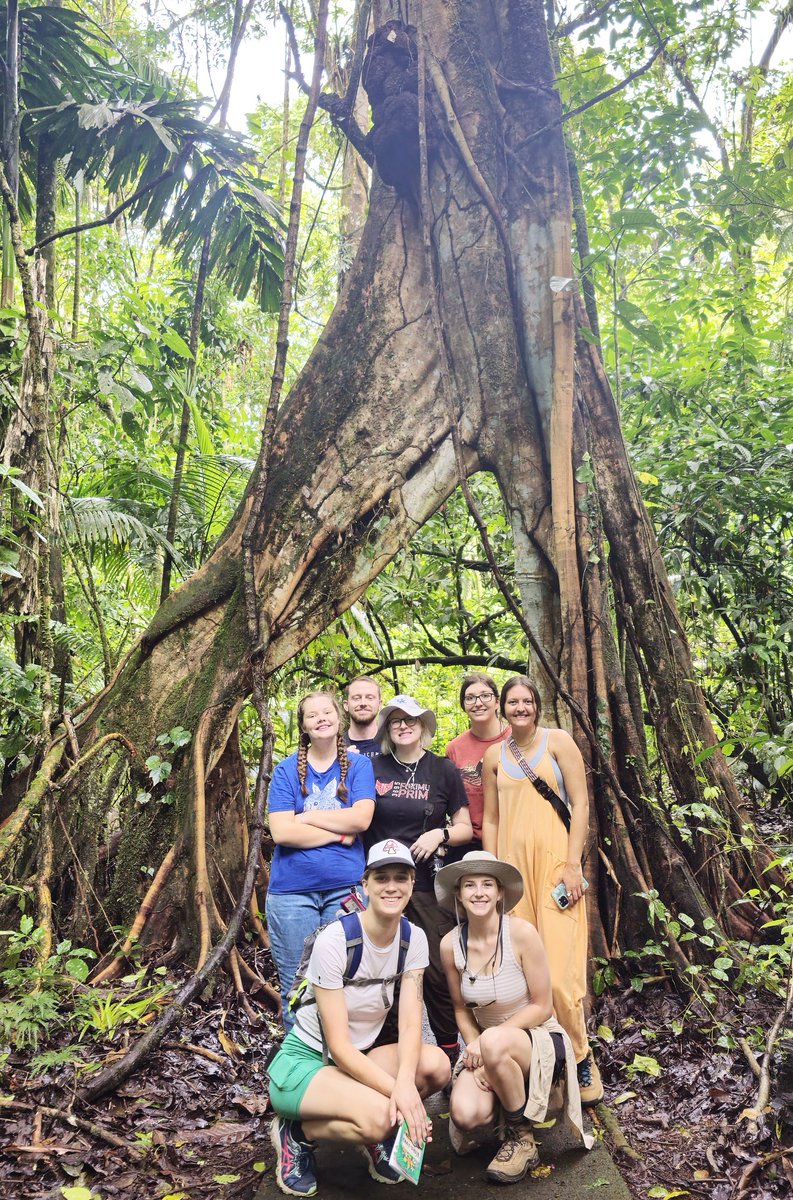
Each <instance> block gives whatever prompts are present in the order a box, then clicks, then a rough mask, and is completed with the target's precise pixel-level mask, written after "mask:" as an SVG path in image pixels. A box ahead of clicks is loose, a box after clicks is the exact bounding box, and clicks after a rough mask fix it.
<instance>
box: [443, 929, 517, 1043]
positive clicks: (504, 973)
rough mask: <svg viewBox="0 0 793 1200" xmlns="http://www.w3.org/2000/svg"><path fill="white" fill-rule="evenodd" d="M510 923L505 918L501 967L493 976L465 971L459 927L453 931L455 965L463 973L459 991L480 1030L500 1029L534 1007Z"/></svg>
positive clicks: (502, 933)
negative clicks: (510, 931) (521, 1012)
mask: <svg viewBox="0 0 793 1200" xmlns="http://www.w3.org/2000/svg"><path fill="white" fill-rule="evenodd" d="M509 923H510V918H509V917H508V916H505V917H504V924H503V926H502V932H501V949H502V954H501V964H500V966H499V968H498V970H497V971H496V973H495V974H494V975H477V974H476V973H475V972H471V971H469V970H468V969H467V968H466V966H465V955H464V954H463V947H462V941H461V939H460V927H459V925H458V926H457V928H456V929H455V930H453V934H454V939H453V946H454V965H455V966H456V967H457V970H458V971H459V972H460V990H461V992H462V996H463V1000H464V1001H465V1004H466V1007H467V1008H470V1009H472V1010H473V1015H474V1020H475V1021H476V1023H477V1025H478V1026H479V1028H480V1029H489V1028H490V1027H491V1026H493V1025H500V1024H501V1022H502V1021H506V1019H507V1017H511V1016H512V1014H513V1013H516V1012H517V1011H518V1009H521V1008H525V1007H526V1005H527V1004H530V1003H531V996H530V995H529V989H528V986H527V984H526V976H525V975H524V974H523V969H522V967H521V965H520V963H519V962H518V961H517V959H516V958H515V954H514V951H513V949H512V939H511V937H510V933H509Z"/></svg>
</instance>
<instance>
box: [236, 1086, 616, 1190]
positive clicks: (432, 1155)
mask: <svg viewBox="0 0 793 1200" xmlns="http://www.w3.org/2000/svg"><path fill="white" fill-rule="evenodd" d="M433 1107H437V1106H433ZM433 1123H434V1127H435V1129H434V1138H433V1141H432V1143H431V1145H430V1146H428V1148H427V1154H426V1156H425V1160H424V1170H423V1172H422V1177H421V1182H420V1184H419V1190H420V1193H421V1196H422V1197H423V1200H451V1198H452V1197H453V1198H454V1200H469V1198H470V1200H474V1198H475V1197H480V1196H482V1194H483V1192H485V1194H487V1195H492V1194H500V1193H501V1192H503V1191H504V1189H503V1188H500V1187H499V1186H498V1185H494V1184H489V1183H488V1182H487V1180H486V1179H485V1175H484V1172H485V1167H486V1166H487V1164H488V1163H489V1161H490V1159H491V1158H492V1157H493V1154H494V1153H495V1148H490V1149H482V1150H480V1151H476V1152H474V1153H473V1154H469V1155H466V1156H465V1157H463V1158H460V1157H459V1156H458V1155H456V1154H455V1153H454V1151H453V1150H452V1148H451V1146H450V1145H449V1138H448V1135H447V1132H446V1116H445V1115H443V1114H442V1113H439V1112H436V1114H435V1115H434V1116H433ZM537 1141H538V1144H539V1146H540V1157H541V1165H540V1167H539V1168H538V1169H537V1170H536V1171H535V1172H533V1173H532V1174H530V1175H528V1176H527V1177H526V1179H524V1180H523V1181H522V1182H521V1183H518V1184H514V1185H512V1186H510V1188H509V1189H508V1192H507V1194H508V1195H509V1196H510V1197H511V1198H512V1200H522V1198H523V1197H531V1200H586V1198H587V1197H589V1196H590V1195H591V1196H592V1198H593V1200H630V1193H629V1191H628V1189H627V1187H626V1186H625V1183H624V1181H623V1179H622V1177H621V1175H620V1173H619V1171H618V1170H617V1167H616V1166H615V1164H614V1161H613V1159H612V1158H611V1155H610V1154H609V1152H608V1150H607V1149H606V1147H605V1146H604V1145H603V1143H602V1142H596V1143H595V1146H594V1148H593V1149H592V1150H590V1151H588V1152H587V1151H585V1150H582V1149H579V1148H576V1147H577V1146H578V1143H577V1142H576V1141H574V1140H573V1138H572V1137H570V1136H569V1135H568V1134H567V1131H566V1130H565V1129H562V1128H557V1127H554V1128H553V1129H548V1130H540V1131H538V1133H537ZM317 1179H318V1183H319V1186H318V1189H317V1195H318V1197H320V1198H321V1200H349V1198H350V1196H367V1197H369V1196H372V1195H373V1194H374V1193H375V1192H376V1193H377V1194H378V1195H379V1194H381V1191H382V1189H381V1187H380V1185H378V1184H377V1183H375V1182H374V1181H373V1180H371V1179H370V1178H369V1175H368V1173H367V1170H366V1164H365V1162H364V1160H363V1158H361V1156H360V1155H359V1154H358V1153H357V1152H356V1151H355V1150H353V1149H343V1148H341V1147H337V1146H328V1145H324V1146H321V1147H319V1149H318V1150H317ZM402 1187H403V1192H402V1193H400V1194H402V1196H403V1200H408V1197H409V1196H410V1195H411V1194H412V1193H411V1192H410V1184H407V1183H406V1184H403V1185H402ZM405 1192H407V1196H405V1195H404V1193H405ZM281 1195H282V1193H281V1192H280V1191H279V1190H278V1187H277V1185H276V1182H275V1176H274V1174H273V1172H272V1170H270V1171H268V1173H267V1177H266V1178H265V1179H264V1180H263V1181H262V1184H261V1187H260V1188H259V1190H258V1192H257V1193H256V1196H255V1197H254V1200H276V1197H281Z"/></svg>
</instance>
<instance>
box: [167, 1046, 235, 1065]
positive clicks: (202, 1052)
mask: <svg viewBox="0 0 793 1200" xmlns="http://www.w3.org/2000/svg"><path fill="white" fill-rule="evenodd" d="M162 1047H163V1050H184V1052H185V1053H188V1052H189V1053H190V1054H197V1055H198V1057H199V1058H205V1059H206V1060H207V1062H211V1063H217V1064H218V1066H221V1067H225V1066H226V1064H227V1063H228V1057H226V1056H224V1055H222V1054H217V1053H216V1051H214V1050H207V1048H206V1046H196V1045H195V1044H194V1043H193V1042H163V1044H162Z"/></svg>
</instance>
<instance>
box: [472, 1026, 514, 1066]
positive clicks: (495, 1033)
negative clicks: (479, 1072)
mask: <svg viewBox="0 0 793 1200" xmlns="http://www.w3.org/2000/svg"><path fill="white" fill-rule="evenodd" d="M511 1034H512V1030H509V1029H505V1028H503V1026H499V1025H494V1026H493V1027H492V1028H490V1029H485V1030H483V1031H482V1033H481V1035H480V1037H479V1046H480V1050H481V1054H482V1062H483V1063H484V1065H485V1067H486V1068H488V1067H494V1066H498V1064H499V1063H501V1062H503V1060H504V1055H505V1054H509V1052H510V1050H511V1049H512V1042H513V1039H512V1036H511Z"/></svg>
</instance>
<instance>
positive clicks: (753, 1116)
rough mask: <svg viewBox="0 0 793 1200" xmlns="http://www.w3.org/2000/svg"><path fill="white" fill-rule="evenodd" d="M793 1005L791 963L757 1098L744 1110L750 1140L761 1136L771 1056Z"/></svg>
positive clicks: (768, 1040)
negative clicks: (783, 1000)
mask: <svg viewBox="0 0 793 1200" xmlns="http://www.w3.org/2000/svg"><path fill="white" fill-rule="evenodd" d="M791 1005H793V963H791V967H790V974H789V976H788V987H787V995H786V996H785V1003H784V1004H783V1005H782V1007H781V1008H780V1010H779V1012H778V1013H777V1015H776V1019H775V1020H774V1023H773V1025H772V1026H771V1028H770V1030H769V1031H768V1037H767V1038H766V1042H765V1054H764V1056H763V1062H762V1065H761V1067H760V1075H759V1077H758V1084H757V1096H756V1098H755V1102H754V1104H753V1105H752V1107H751V1108H747V1109H744V1111H743V1113H742V1114H741V1115H742V1117H743V1118H744V1119H745V1120H746V1122H747V1125H746V1133H747V1135H748V1136H749V1137H750V1138H753V1139H754V1138H758V1137H759V1136H760V1118H761V1116H762V1115H763V1113H764V1112H765V1110H766V1108H767V1107H768V1103H769V1101H770V1099H771V1056H772V1055H773V1053H774V1046H775V1045H776V1040H777V1038H778V1037H779V1031H780V1029H781V1028H782V1026H783V1024H784V1022H785V1021H786V1019H787V1015H788V1013H789V1012H790V1008H791Z"/></svg>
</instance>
